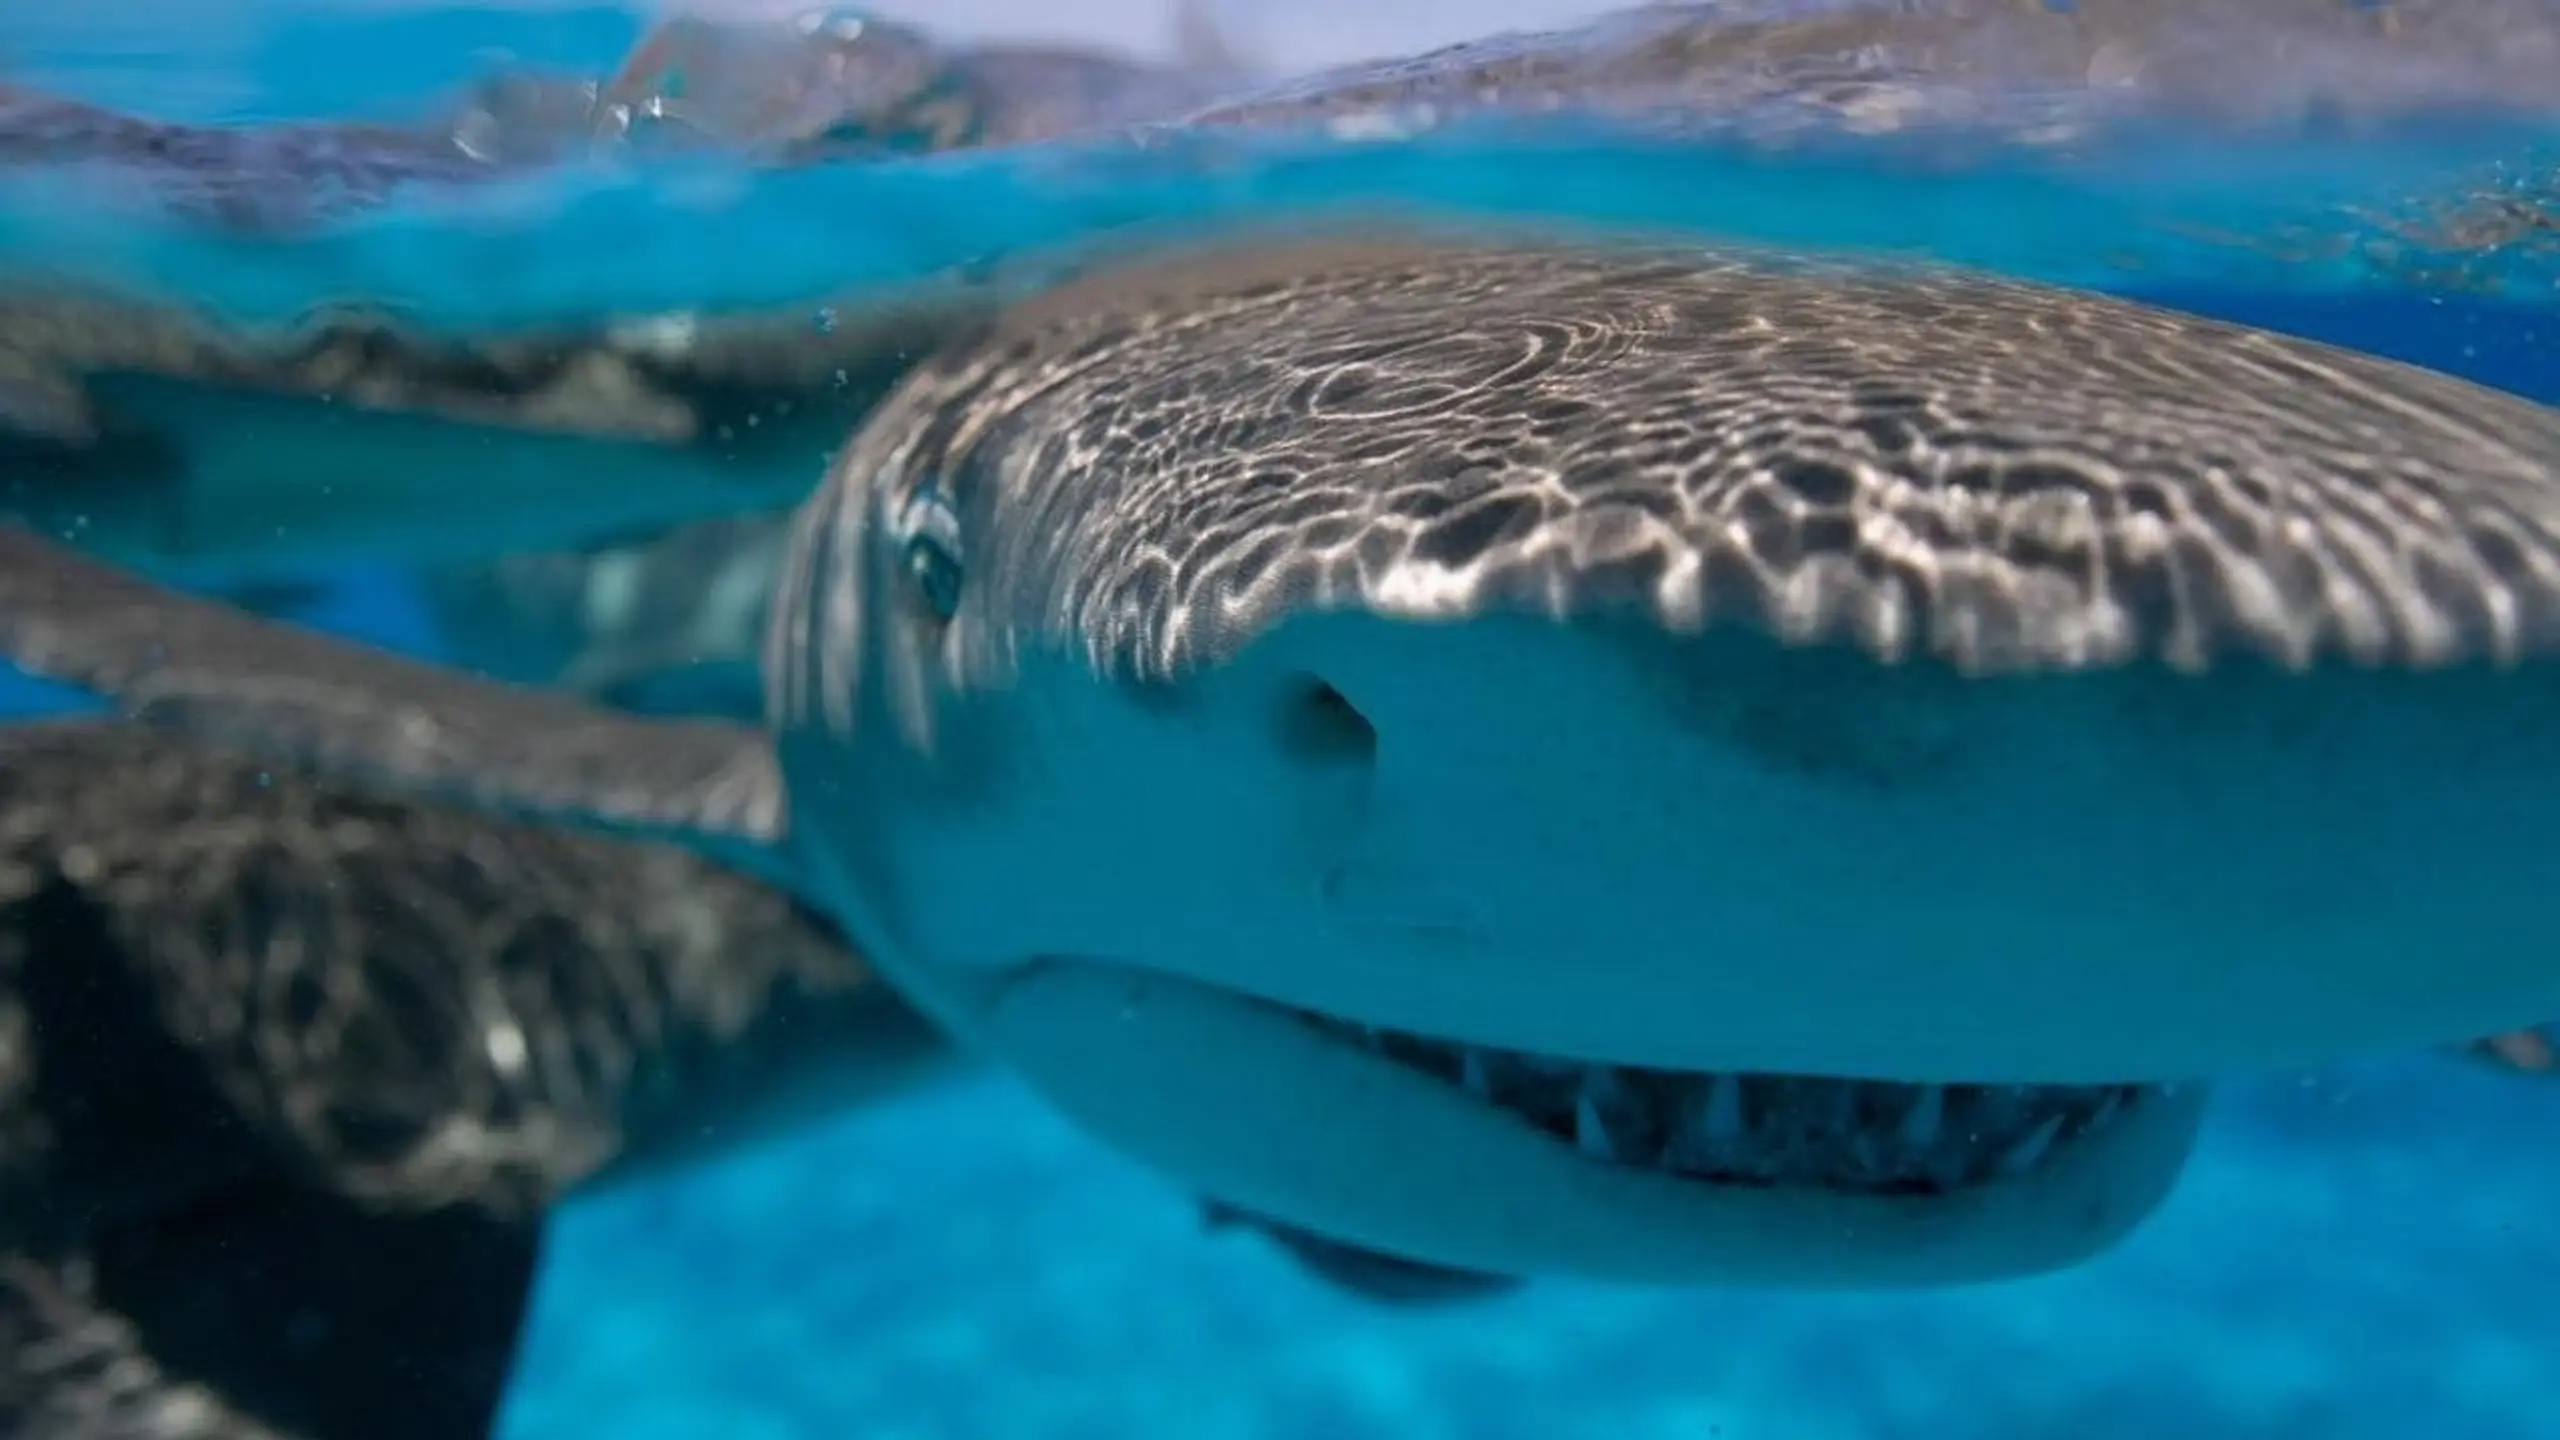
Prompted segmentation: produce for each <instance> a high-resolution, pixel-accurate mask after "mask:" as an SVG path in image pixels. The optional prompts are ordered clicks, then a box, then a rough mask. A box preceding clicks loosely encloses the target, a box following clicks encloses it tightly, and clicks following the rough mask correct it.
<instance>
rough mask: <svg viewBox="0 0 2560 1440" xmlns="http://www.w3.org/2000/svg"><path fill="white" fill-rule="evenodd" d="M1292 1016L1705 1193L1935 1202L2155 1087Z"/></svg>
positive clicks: (2036, 1163)
mask: <svg viewBox="0 0 2560 1440" xmlns="http://www.w3.org/2000/svg"><path fill="white" fill-rule="evenodd" d="M1298 1013H1299V1014H1300V1015H1301V1016H1303V1017H1304V1018H1306V1019H1309V1020H1311V1021H1313V1022H1314V1023H1315V1024H1316V1026H1317V1027H1318V1028H1320V1029H1322V1030H1324V1031H1326V1032H1328V1033H1329V1034H1332V1035H1334V1036H1335V1037H1337V1038H1340V1039H1343V1040H1346V1041H1348V1042H1349V1043H1351V1044H1353V1045H1357V1046H1359V1047H1360V1048H1362V1049H1365V1050H1368V1051H1370V1052H1371V1053H1373V1054H1377V1055H1380V1056H1383V1057H1385V1058H1386V1059H1389V1060H1392V1061H1394V1062H1396V1063H1397V1064H1399V1065H1402V1066H1404V1067H1406V1068H1407V1069H1411V1070H1418V1071H1421V1072H1422V1073H1424V1074H1427V1075H1430V1076H1432V1077H1434V1078H1435V1079H1438V1080H1441V1081H1444V1082H1446V1083H1448V1084H1451V1085H1455V1086H1459V1087H1461V1088H1463V1089H1465V1090H1466V1091H1468V1092H1469V1093H1470V1094H1473V1095H1474V1096H1476V1097H1477V1098H1478V1099H1481V1100H1483V1101H1485V1102H1486V1103H1488V1104H1491V1105H1494V1106H1496V1107H1498V1108H1500V1109H1502V1110H1504V1111H1506V1112H1508V1113H1510V1114H1512V1115H1514V1116H1517V1117H1518V1118H1520V1119H1522V1120H1525V1121H1527V1122H1528V1123H1529V1124H1531V1125H1533V1126H1535V1127H1537V1128H1538V1129H1540V1130H1542V1131H1544V1132H1546V1133H1547V1134H1549V1135H1551V1136H1553V1137H1555V1138H1557V1139H1559V1140H1563V1141H1566V1142H1568V1143H1570V1144H1572V1145H1574V1146H1575V1147H1576V1148H1578V1149H1580V1150H1581V1151H1582V1152H1583V1153H1584V1154H1586V1155H1589V1156H1591V1157H1592V1158H1594V1159H1598V1160H1605V1161H1609V1162H1612V1163H1615V1164H1619V1165H1626V1166H1631V1167H1634V1168H1638V1169H1644V1170H1652V1171H1658V1172H1662V1173H1667V1174H1672V1175H1677V1176H1681V1177H1684V1178H1689V1179H1696V1180H1703V1181H1708V1182H1712V1183H1715V1184H1720V1185H1743V1186H1753V1187H1778V1186H1811V1187H1820V1188H1825V1189H1830V1190H1835V1191H1843V1192H1848V1193H1853V1194H1865V1195H1879V1196H1915V1197H1916V1196H1931V1195H1945V1194H1949V1193H1952V1192H1954V1191H1957V1190H1961V1189H1965V1188H1967V1187H1970V1186H1975V1185H1982V1184H1987V1183H1990V1182H1993V1181H1998V1180H2006V1179H2012V1178H2015V1177H2018V1176H2023V1175H2029V1174H2032V1173H2034V1172H2035V1171H2037V1170H2039V1169H2041V1168H2042V1167H2044V1166H2045V1165H2047V1164H2050V1163H2051V1162H2052V1160H2053V1158H2054V1157H2055V1156H2056V1155H2059V1154H2061V1153H2063V1152H2064V1151H2066V1150H2068V1149H2070V1148H2071V1147H2073V1146H2075V1145H2077V1144H2079V1143H2081V1142H2082V1141H2085V1140H2087V1139H2089V1138H2090V1137H2092V1136H2095V1135H2098V1134H2101V1133H2103V1132H2105V1131H2106V1130H2108V1129H2109V1128H2110V1127H2112V1126H2114V1125H2115V1124H2116V1123H2117V1122H2118V1121H2119V1120H2120V1119H2122V1118H2123V1116H2124V1115H2125V1114H2126V1113H2127V1112H2128V1111H2129V1110H2131V1109H2132V1108H2133V1107H2135V1106H2136V1105H2139V1104H2141V1103H2142V1102H2143V1100H2144V1098H2145V1097H2147V1096H2150V1095H2153V1094H2156V1093H2159V1091H2160V1087H2157V1086H2146V1085H1915V1084H1901V1083H1895V1082H1890V1081H1879V1080H1837V1079H1825V1078H1820V1077H1813V1076H1795V1075H1762V1074H1743V1073H1735V1072H1720V1073H1702V1072H1696V1071H1682V1070H1649V1069H1639V1068H1636V1067H1633V1066H1621V1065H1597V1064H1589V1063H1585V1062H1583V1061H1578V1060H1564V1059H1558V1058H1555V1057H1551V1056H1545V1055H1535V1054H1529V1053H1526V1052H1523V1051H1517V1050H1498V1049H1494V1048H1491V1047H1488V1046H1482V1045H1467V1044H1460V1043H1456V1042H1451V1041H1445V1040H1434V1039H1430V1038H1427V1037H1424V1036H1419V1035H1412V1034H1407V1033H1404V1032H1401V1031H1395V1030H1385V1029H1379V1028H1376V1027H1373V1026H1363V1025H1353V1024H1348V1023H1346V1022H1343V1021H1339V1020H1335V1019H1332V1018H1329V1017H1325V1016H1319V1015H1313V1014H1310V1013H1308V1012H1303V1011H1301V1012H1298Z"/></svg>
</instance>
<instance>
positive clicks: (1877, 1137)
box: [974, 961, 2205, 1289]
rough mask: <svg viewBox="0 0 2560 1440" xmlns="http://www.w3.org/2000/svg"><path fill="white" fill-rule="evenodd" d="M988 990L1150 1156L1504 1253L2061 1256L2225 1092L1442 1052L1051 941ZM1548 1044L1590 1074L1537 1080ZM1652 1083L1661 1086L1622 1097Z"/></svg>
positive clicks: (1266, 1195) (2158, 1194) (1826, 1272)
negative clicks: (1640, 1069) (1920, 1081)
mask: <svg viewBox="0 0 2560 1440" xmlns="http://www.w3.org/2000/svg"><path fill="white" fill-rule="evenodd" d="M990 1001H991V1003H989V1004H988V1006H987V1007H986V1008H985V1009H984V1010H983V1011H981V1012H979V1016H978V1024H977V1025H976V1026H975V1027H974V1029H975V1033H976V1035H977V1036H978V1038H979V1039H980V1040H981V1042H982V1043H984V1044H986V1045H988V1046H989V1047H990V1048H991V1049H993V1050H994V1051H995V1052H997V1053H999V1054H1001V1055H1002V1056H1003V1057H1004V1059H1005V1060H1006V1062H1007V1063H1008V1064H1010V1065H1013V1066H1015V1067H1016V1068H1017V1069H1018V1070H1019V1071H1020V1072H1021V1073H1022V1074H1023V1075H1024V1076H1025V1077H1026V1078H1027V1079H1029V1080H1030V1081H1031V1083H1032V1084H1033V1085H1034V1086H1036V1087H1037V1088H1038V1089H1039V1090H1040V1091H1041V1092H1042V1093H1043V1094H1044V1095H1046V1096H1047V1097H1048V1098H1049V1099H1050V1100H1051V1102H1052V1103H1054V1104H1057V1105H1058V1106H1060V1107H1061V1108H1062V1109H1063V1110H1064V1111H1065V1112H1066V1113H1067V1114H1069V1115H1070V1116H1071V1117H1073V1118H1074V1119H1076V1120H1077V1121H1079V1122H1080V1123H1082V1124H1083V1125H1084V1126H1086V1127H1087V1128H1088V1129H1089V1130H1090V1131H1092V1132H1093V1133H1094V1134H1096V1135H1098V1136H1101V1137H1103V1138H1105V1139H1106V1140H1108V1141H1110V1142H1112V1143H1113V1144H1115V1145H1117V1146H1118V1147H1120V1148H1121V1149H1122V1150H1124V1151H1125V1152H1127V1153H1129V1154H1130V1155H1132V1156H1133V1157H1134V1158H1136V1159H1138V1160H1140V1161H1141V1162H1143V1163H1146V1164H1149V1165H1151V1166H1153V1167H1154V1168H1157V1169H1159V1170H1161V1171H1163V1172H1165V1173H1166V1174H1167V1175H1169V1176H1171V1177H1175V1178H1177V1179H1179V1180H1180V1181H1181V1182H1182V1183H1183V1184H1185V1185H1189V1186H1196V1187H1199V1188H1200V1189H1202V1190H1204V1191H1206V1192H1207V1193H1210V1194H1212V1195H1216V1196H1218V1197H1219V1198H1221V1199H1224V1200H1227V1201H1229V1202H1230V1203H1234V1204H1238V1205H1242V1206H1245V1207H1247V1208H1250V1209H1253V1210H1256V1211H1259V1212H1261V1213H1263V1214H1267V1215H1271V1216H1274V1217H1278V1218H1281V1219H1285V1220H1286V1221H1288V1222H1289V1223H1291V1224H1294V1225H1297V1226H1299V1227H1301V1228H1303V1229H1306V1230H1309V1231H1313V1232H1315V1233H1318V1234H1321V1235H1325V1236H1329V1237H1333V1238H1336V1239H1339V1240H1343V1241H1347V1242H1349V1243H1352V1244H1356V1245H1361V1246H1366V1247H1368V1248H1371V1249H1374V1250H1378V1251H1382V1252H1384V1253H1387V1254H1390V1255H1396V1256H1402V1257H1406V1258H1409V1259H1413V1260H1419V1261H1423V1262H1427V1263H1430V1264H1435V1265H1440V1266H1446V1267H1450V1268H1454V1269H1460V1270H1474V1271H1483V1272H1490V1273H1496V1274H1505V1275H1522V1276H1540V1277H1547V1276H1563V1277H1575V1278H1582V1279H1591V1280H1601V1281H1612V1282H1622V1283H1632V1284H1644V1285H1733V1286H1784V1287H1791V1288H1836V1289H1891V1288H1906V1287H1921V1286H1943V1285H1952V1284H1963V1283H1972V1282H1980V1281H1988V1280H1996V1279H2004V1278H2012V1277H2017V1276H2023V1275H2031V1274H2037V1273H2041V1272H2044V1271H2049V1270H2053V1269H2057V1268H2061V1267H2065V1266H2068V1265H2072V1264H2076V1263H2078V1262H2080V1261H2082V1260H2085V1259H2088V1258H2090V1257H2091V1256H2094V1255H2096V1254H2098V1253H2100V1252H2102V1251H2104V1250H2106V1249H2107V1248H2109V1247H2110V1246H2112V1245H2113V1244H2115V1243H2116V1242H2117V1241H2119V1240H2120V1239H2122V1238H2123V1237H2124V1236H2125V1235H2126V1234H2127V1233H2129V1232H2130V1231H2131V1230H2133V1229H2134V1227H2135V1226H2137V1225H2138V1224H2139V1223H2140V1222H2141V1221H2142V1220H2143V1219H2144V1218H2145V1217H2146V1216H2148V1215H2149V1214H2151V1213H2152V1211H2153V1210H2154V1209H2156V1208H2157V1207H2158V1205H2159V1204H2160V1202H2161V1201H2162V1200H2163V1199H2164V1198H2165V1197H2166V1196H2167V1194H2168V1193H2169V1190H2170V1188H2171V1187H2172V1185H2173V1184H2174V1182H2175V1180H2176V1178H2177V1176H2178V1174H2179V1172H2180V1171H2181V1169H2182V1168H2183V1166H2184V1164H2185V1161H2186V1158H2187V1155H2188V1153H2189V1151H2190V1150H2191V1149H2192V1147H2193V1144H2194V1139H2195V1133H2196V1129H2197V1124H2198V1121H2199V1118H2200V1116H2201V1114H2202V1110H2203V1104H2204V1098H2205V1091H2204V1087H2202V1086H2193V1085H2190V1086H2139V1087H2103V1088H2102V1089H2100V1090H2098V1091H2096V1092H2082V1091H2071V1090H2061V1089H2048V1088H2041V1087H1996V1088H1994V1087H1940V1086H1893V1085H1883V1084H1875V1083H1856V1084H1853V1083H1845V1082H1820V1081H1811V1080H1791V1079H1785V1078H1781V1077H1768V1076H1749V1077H1746V1076H1737V1075H1731V1074H1724V1075H1717V1076H1707V1075H1674V1074H1670V1073H1665V1072H1654V1073H1649V1074H1646V1073H1631V1072H1627V1071H1624V1070H1620V1069H1617V1068H1616V1067H1608V1066H1568V1065H1564V1064H1563V1063H1562V1062H1552V1061H1544V1060H1540V1059H1539V1058H1538V1057H1530V1056H1525V1055H1520V1054H1517V1053H1504V1052H1488V1051H1483V1050H1479V1049H1475V1048H1471V1047H1459V1046H1454V1045H1446V1044H1445V1043H1442V1044H1441V1048H1440V1049H1439V1050H1438V1051H1437V1052H1436V1055H1435V1052H1434V1051H1433V1050H1432V1048H1431V1047H1432V1046H1433V1045H1434V1044H1435V1042H1429V1041H1425V1040H1423V1039H1422V1038H1421V1037H1415V1036H1396V1037H1386V1038H1384V1039H1379V1038H1373V1037H1369V1036H1364V1035H1363V1034H1362V1033H1361V1032H1360V1031H1358V1030H1357V1029H1355V1028H1353V1027H1349V1026H1347V1025H1345V1024H1344V1023H1343V1022H1340V1021H1336V1020H1327V1019H1322V1018H1320V1017H1314V1016H1309V1015H1306V1014H1303V1013H1299V1012H1292V1011H1289V1010H1286V1009H1283V1008H1281V1007H1278V1006H1274V1005H1270V1004H1267V1003H1265V1002H1261V1001H1256V1000H1252V999H1249V998H1246V997H1243V996H1239V995H1236V994H1234V993H1232V992H1226V991H1221V990H1219V989H1216V988H1215V987H1211V986H1205V985H1199V984H1195V983H1192V982H1188V981H1185V980H1182V979H1178V978H1175V977H1170V976H1165V975H1161V974H1154V973H1149V972H1146V971H1139V970H1132V969H1129V968H1126V967H1121V966H1114V965H1109V964H1103V963H1082V962H1068V961H1051V962H1043V963H1041V964H1039V965H1036V966H1033V967H1031V968H1029V969H1027V970H1024V971H1021V972H1018V973H1016V974H1014V975H1012V976H1010V977H1009V978H1007V979H1006V980H1005V981H1004V982H1002V983H1001V984H1000V985H999V986H998V987H997V988H996V990H995V991H994V993H993V994H992V996H991V997H990ZM1444 1059H1445V1063H1444ZM1532 1066H1545V1067H1549V1068H1551V1069H1561V1070H1565V1071H1568V1072H1570V1073H1571V1074H1572V1075H1573V1076H1574V1077H1575V1078H1574V1079H1573V1080H1572V1081H1571V1082H1569V1083H1568V1086H1567V1088H1565V1089H1562V1090H1555V1089H1545V1088H1544V1087H1541V1086H1539V1085H1538V1084H1536V1083H1534V1082H1533V1083H1528V1084H1523V1083H1521V1082H1522V1081H1523V1079H1524V1075H1525V1072H1527V1071H1528V1070H1529V1069H1530V1068H1531V1067H1532ZM1477 1069H1481V1070H1482V1071H1483V1072H1484V1078H1483V1080H1482V1082H1478V1081H1477V1080H1476V1079H1475V1077H1474V1076H1473V1075H1472V1074H1471V1073H1470V1072H1471V1071H1473V1070H1477ZM1603 1075H1606V1076H1610V1077H1613V1078H1614V1080H1615V1083H1616V1084H1617V1085H1618V1086H1619V1087H1620V1089H1619V1092H1618V1093H1617V1095H1615V1096H1614V1097H1602V1096H1601V1095H1600V1094H1599V1092H1598V1091H1597V1090H1596V1088H1595V1082H1594V1081H1593V1079H1592V1077H1595V1076H1603ZM1546 1078H1548V1079H1553V1078H1555V1077H1554V1076H1553V1075H1552V1074H1551V1075H1549V1076H1547V1077H1546ZM1646 1089H1652V1090H1654V1091H1655V1092H1656V1096H1657V1098H1659V1099H1661V1100H1662V1101H1663V1102H1664V1103H1663V1104H1662V1106H1661V1108H1659V1109H1651V1108H1649V1107H1646V1106H1644V1105H1641V1104H1629V1103H1627V1102H1628V1101H1629V1100H1630V1098H1631V1097H1632V1096H1634V1095H1635V1094H1637V1093H1638V1092H1640V1091H1643V1090H1646ZM1542 1090H1543V1098H1542V1093H1541V1092H1542ZM1566 1096H1570V1097H1572V1098H1563V1097H1566ZM1715 1096H1730V1097H1731V1099H1732V1103H1733V1104H1734V1106H1735V1109H1734V1111H1733V1113H1732V1114H1731V1115H1730V1116H1725V1115H1722V1114H1721V1113H1718V1112H1716V1111H1715V1107H1716V1106H1718V1105H1719V1104H1720V1103H1721V1102H1719V1101H1716V1100H1714V1099H1713V1098H1711V1097H1715ZM1682 1097H1686V1098H1688V1099H1694V1100H1696V1101H1698V1102H1699V1103H1700V1104H1702V1105H1704V1106H1706V1107H1708V1108H1706V1109H1703V1110H1702V1109H1700V1108H1698V1106H1697V1105H1690V1104H1686V1103H1684V1100H1683V1098H1682ZM1558 1099H1561V1101H1562V1103H1561V1107H1560V1108H1559V1107H1558V1105H1557V1104H1555V1103H1554V1102H1555V1101H1557V1100H1558ZM1995 1110H1996V1111H1998V1112H1999V1115H1998V1118H1996V1119H1995V1118H1994V1114H1993V1112H1994V1111H1995ZM1826 1152H1827V1153H1826Z"/></svg>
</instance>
